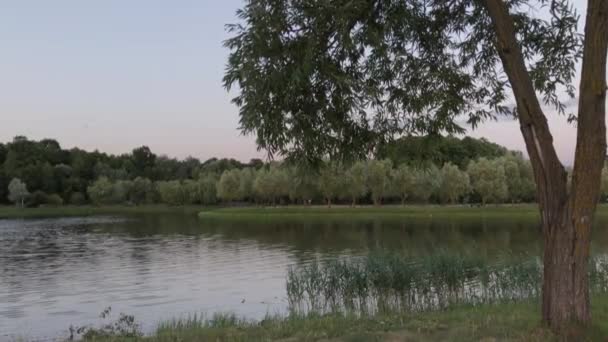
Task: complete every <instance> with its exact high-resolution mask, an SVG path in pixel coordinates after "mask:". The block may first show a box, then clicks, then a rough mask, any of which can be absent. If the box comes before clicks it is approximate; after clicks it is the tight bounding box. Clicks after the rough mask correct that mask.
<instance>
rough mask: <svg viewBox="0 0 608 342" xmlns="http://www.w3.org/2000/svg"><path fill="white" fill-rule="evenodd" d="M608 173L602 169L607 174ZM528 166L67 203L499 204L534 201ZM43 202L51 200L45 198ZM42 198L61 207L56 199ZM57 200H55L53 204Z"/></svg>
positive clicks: (81, 198) (145, 192) (295, 178)
mask: <svg viewBox="0 0 608 342" xmlns="http://www.w3.org/2000/svg"><path fill="white" fill-rule="evenodd" d="M606 175H607V176H608V172H607V173H606ZM11 186H12V187H9V192H10V195H9V198H10V199H11V200H12V201H13V202H15V203H18V204H19V203H20V204H23V203H24V200H25V199H27V198H28V197H30V198H29V200H28V202H29V203H32V202H37V203H36V204H40V203H44V199H45V197H44V194H40V193H39V192H34V194H33V195H32V196H29V192H28V191H27V188H26V185H25V183H23V182H22V181H21V180H19V179H14V180H13V181H12V182H11ZM534 196H535V194H534V182H533V175H532V170H531V167H530V164H529V162H528V161H527V160H524V159H523V158H522V157H521V156H520V155H517V154H508V155H506V156H504V157H500V158H495V159H487V158H479V159H477V160H474V161H471V162H469V164H468V165H467V167H466V169H461V168H459V167H458V166H456V165H454V164H452V163H451V162H448V163H445V164H444V165H443V166H442V167H441V168H439V167H437V166H435V165H434V164H428V165H426V166H412V165H408V164H406V163H403V164H400V165H398V166H394V165H393V163H392V161H390V160H388V159H384V160H368V161H359V162H356V163H353V164H351V165H349V166H344V165H342V164H338V163H335V162H328V163H325V164H324V165H323V166H322V167H321V168H320V169H319V170H312V169H307V168H298V167H293V166H289V165H287V164H280V163H271V164H268V165H266V166H265V167H261V168H259V169H256V168H253V167H246V168H242V169H237V168H234V169H229V170H225V171H224V172H222V173H221V174H220V173H201V174H200V175H199V177H198V178H196V179H185V180H170V181H156V182H154V181H152V180H150V179H148V178H145V177H137V178H135V179H134V180H125V179H119V180H114V179H110V178H108V177H106V176H102V177H100V178H98V179H97V180H96V181H95V182H93V183H92V184H91V185H89V186H88V187H87V190H86V193H73V196H72V198H71V199H70V202H71V203H75V204H82V203H84V202H85V198H88V199H89V200H90V201H91V202H92V203H93V204H98V205H108V204H125V203H130V204H135V205H139V204H146V203H165V204H169V205H184V204H204V205H210V204H216V203H218V202H220V201H221V202H224V203H233V202H250V203H260V204H271V205H275V204H279V203H282V204H286V203H297V204H310V203H326V204H327V205H331V204H332V203H336V202H340V203H349V204H352V205H355V204H357V203H373V204H376V205H380V204H382V203H402V204H404V203H406V202H412V203H429V202H432V203H450V204H455V203H469V202H474V203H482V204H485V203H504V202H531V201H534ZM48 197H53V198H52V201H49V199H48ZM47 201H49V202H51V203H53V204H61V200H60V199H59V200H58V199H57V198H56V196H49V195H47ZM58 202H59V203H58Z"/></svg>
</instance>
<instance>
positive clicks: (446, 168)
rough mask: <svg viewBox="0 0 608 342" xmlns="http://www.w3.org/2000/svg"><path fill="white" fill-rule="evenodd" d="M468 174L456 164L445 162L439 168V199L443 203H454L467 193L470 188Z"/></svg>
mask: <svg viewBox="0 0 608 342" xmlns="http://www.w3.org/2000/svg"><path fill="white" fill-rule="evenodd" d="M470 186H471V185H470V182H469V175H468V174H467V173H466V172H463V171H461V170H460V169H459V168H458V166H456V165H454V164H452V163H446V164H444V165H443V167H442V168H441V185H440V186H439V190H438V194H439V199H440V200H441V201H442V202H443V203H450V204H454V203H457V202H458V200H459V199H460V198H461V197H463V196H464V195H466V194H467V192H468V191H469V189H470Z"/></svg>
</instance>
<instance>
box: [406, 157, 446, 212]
mask: <svg viewBox="0 0 608 342" xmlns="http://www.w3.org/2000/svg"><path fill="white" fill-rule="evenodd" d="M412 175H413V187H412V190H411V196H412V198H413V199H414V200H416V201H419V202H422V203H427V202H428V201H429V199H430V198H431V196H433V195H434V194H436V193H437V191H438V190H439V187H440V186H441V172H439V169H437V167H436V166H435V165H434V164H431V165H430V166H428V167H419V168H415V169H414V170H413V171H412Z"/></svg>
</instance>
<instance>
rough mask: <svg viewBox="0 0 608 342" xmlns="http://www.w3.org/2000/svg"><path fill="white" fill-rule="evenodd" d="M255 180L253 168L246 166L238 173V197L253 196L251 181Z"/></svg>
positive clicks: (245, 198) (247, 197)
mask: <svg viewBox="0 0 608 342" xmlns="http://www.w3.org/2000/svg"><path fill="white" fill-rule="evenodd" d="M254 181H255V170H254V169H252V168H250V167H246V168H244V169H242V170H241V171H240V173H239V197H240V198H241V199H243V200H251V199H253V196H254V191H253V182H254Z"/></svg>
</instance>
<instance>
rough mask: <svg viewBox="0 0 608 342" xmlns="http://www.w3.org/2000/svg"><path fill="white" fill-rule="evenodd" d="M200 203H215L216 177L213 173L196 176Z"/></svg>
mask: <svg viewBox="0 0 608 342" xmlns="http://www.w3.org/2000/svg"><path fill="white" fill-rule="evenodd" d="M198 185H199V191H200V201H201V204H216V203H217V189H216V185H217V178H216V177H215V176H214V175H213V174H201V175H199V178H198Z"/></svg>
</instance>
